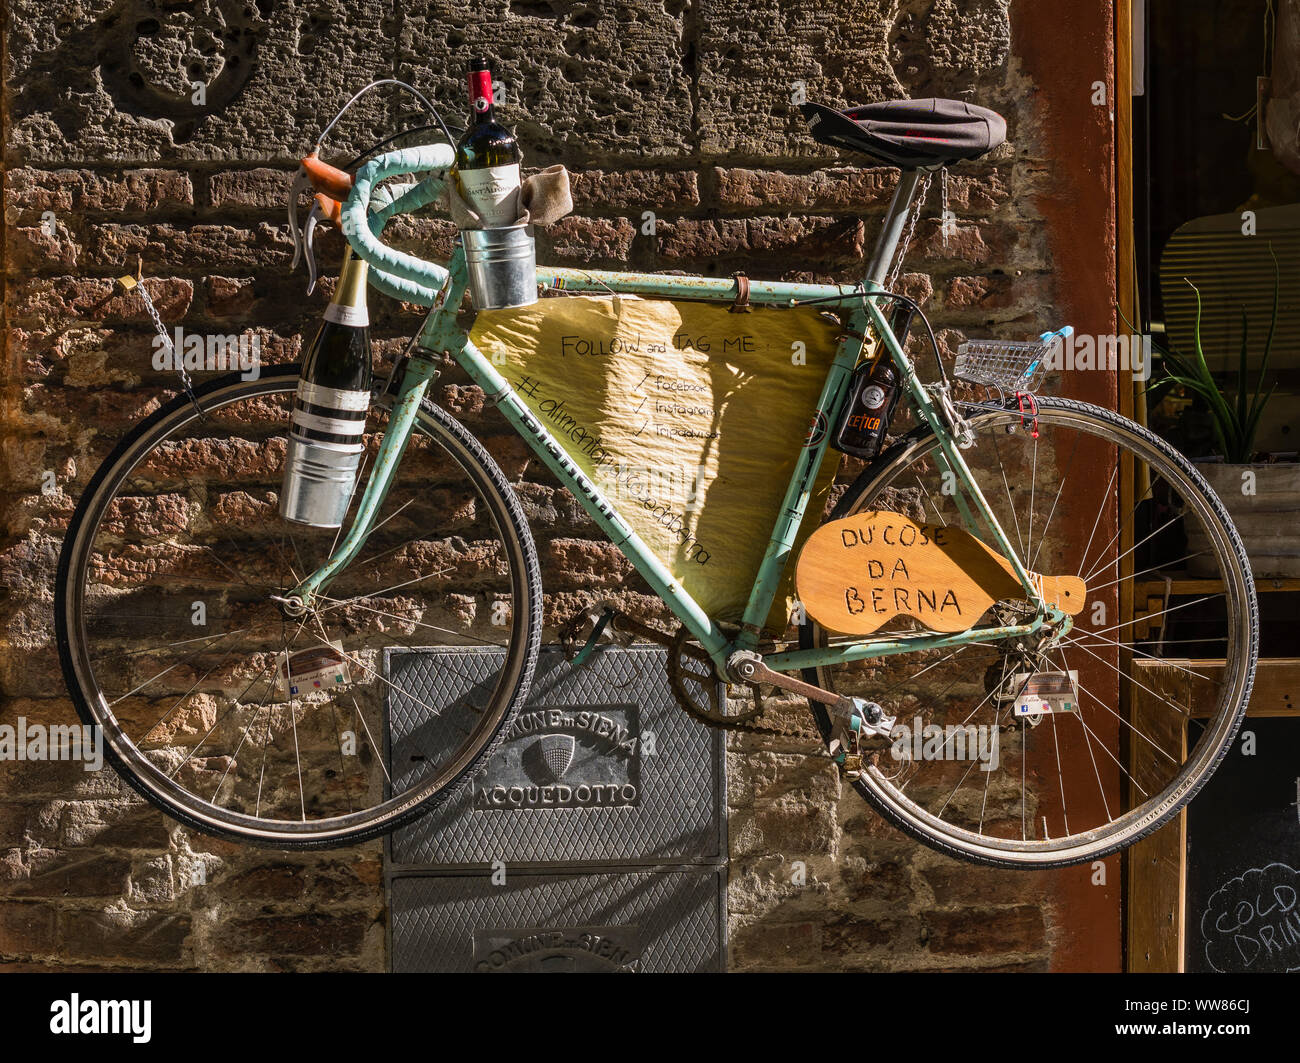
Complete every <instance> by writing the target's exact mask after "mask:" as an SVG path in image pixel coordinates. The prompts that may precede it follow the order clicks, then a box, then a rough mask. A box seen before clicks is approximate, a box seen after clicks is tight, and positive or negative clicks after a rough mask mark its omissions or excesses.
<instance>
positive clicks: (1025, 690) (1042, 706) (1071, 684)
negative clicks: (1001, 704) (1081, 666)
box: [1010, 671, 1079, 716]
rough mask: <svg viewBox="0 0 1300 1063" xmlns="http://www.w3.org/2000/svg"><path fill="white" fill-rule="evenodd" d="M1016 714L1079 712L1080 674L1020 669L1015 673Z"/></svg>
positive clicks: (1011, 684)
mask: <svg viewBox="0 0 1300 1063" xmlns="http://www.w3.org/2000/svg"><path fill="white" fill-rule="evenodd" d="M1010 690H1011V692H1012V693H1013V694H1014V696H1015V715H1016V716H1040V715H1043V714H1049V715H1050V714H1054V713H1058V712H1063V713H1064V712H1068V713H1076V712H1078V711H1079V673H1078V672H1077V671H1070V672H1020V673H1019V674H1017V675H1013V676H1012V677H1011V681H1010Z"/></svg>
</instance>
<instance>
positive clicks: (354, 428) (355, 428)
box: [293, 410, 366, 440]
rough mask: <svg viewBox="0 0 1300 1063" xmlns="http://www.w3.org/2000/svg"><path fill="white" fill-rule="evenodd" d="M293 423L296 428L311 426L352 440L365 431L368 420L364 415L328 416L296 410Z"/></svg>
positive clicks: (316, 429)
mask: <svg viewBox="0 0 1300 1063" xmlns="http://www.w3.org/2000/svg"><path fill="white" fill-rule="evenodd" d="M293 425H294V427H295V428H309V429H311V431H313V432H324V433H326V434H327V435H329V436H334V437H339V436H343V437H346V438H348V439H349V440H350V439H351V438H352V437H354V436H359V435H360V434H361V433H362V432H364V431H365V427H366V420H365V418H364V417H359V418H356V419H353V418H351V417H326V416H322V415H321V414H318V413H308V412H307V411H306V410H294V411H293ZM313 438H315V437H313Z"/></svg>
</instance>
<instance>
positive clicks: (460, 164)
mask: <svg viewBox="0 0 1300 1063" xmlns="http://www.w3.org/2000/svg"><path fill="white" fill-rule="evenodd" d="M469 102H470V124H469V129H467V130H466V131H465V135H464V136H463V137H461V138H460V141H459V142H458V143H457V144H456V170H455V172H456V182H457V185H456V187H457V189H458V191H459V192H460V196H461V198H462V199H463V200H464V201H465V202H466V203H467V204H469V206H470V207H472V208H473V209H474V210H475V211H476V212H477V213H478V215H479V217H480V218H482V219H483V228H485V229H499V228H502V227H503V226H507V225H513V224H514V223H515V221H516V220H517V219H518V218H519V181H520V177H519V162H520V158H521V156H520V154H519V143H518V141H516V140H515V136H514V134H513V133H511V132H510V130H508V129H507V128H506V127H505V126H503V125H501V124H500V123H499V122H498V121H497V120H496V117H495V115H494V113H493V110H492V64H491V63H490V62H488V60H486V59H471V60H470V63H469Z"/></svg>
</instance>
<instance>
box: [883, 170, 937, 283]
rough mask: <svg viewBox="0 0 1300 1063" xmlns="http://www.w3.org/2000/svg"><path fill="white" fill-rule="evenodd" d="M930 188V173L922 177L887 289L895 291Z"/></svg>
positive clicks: (888, 279) (887, 279)
mask: <svg viewBox="0 0 1300 1063" xmlns="http://www.w3.org/2000/svg"><path fill="white" fill-rule="evenodd" d="M929 190H930V175H929V174H926V175H925V177H923V178H922V179H921V190H920V191H919V192H917V194H916V201H915V202H914V203H913V204H912V217H911V219H910V220H909V221H908V223H907V229H906V230H905V231H904V233H903V242H902V244H901V245H899V248H898V256H897V257H896V258H895V259H894V268H893V269H892V270H890V272H889V276H888V277H886V278H885V290H886V291H889V292H892V291H894V290H895V289H894V285H895V284H896V283H897V281H898V275H899V273H901V272H902V269H903V259H905V258H906V257H907V249H908V248H909V247H911V246H912V236H913V234H914V233H915V232H916V223H917V221H919V220H920V217H921V208H922V207H924V206H925V196H926V193H927V192H929Z"/></svg>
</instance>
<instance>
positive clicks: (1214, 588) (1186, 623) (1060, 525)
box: [802, 398, 1258, 867]
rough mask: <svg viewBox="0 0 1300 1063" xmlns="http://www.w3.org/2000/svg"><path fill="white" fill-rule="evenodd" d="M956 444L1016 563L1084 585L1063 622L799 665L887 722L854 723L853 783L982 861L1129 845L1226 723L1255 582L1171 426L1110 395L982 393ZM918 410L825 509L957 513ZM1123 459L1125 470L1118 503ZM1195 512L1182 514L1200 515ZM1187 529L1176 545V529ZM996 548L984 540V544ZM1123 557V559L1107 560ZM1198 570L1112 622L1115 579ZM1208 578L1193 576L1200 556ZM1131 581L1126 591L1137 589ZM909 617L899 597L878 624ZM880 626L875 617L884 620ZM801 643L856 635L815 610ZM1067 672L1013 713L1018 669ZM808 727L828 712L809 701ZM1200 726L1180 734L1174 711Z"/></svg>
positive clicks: (1242, 671)
mask: <svg viewBox="0 0 1300 1063" xmlns="http://www.w3.org/2000/svg"><path fill="white" fill-rule="evenodd" d="M970 423H971V426H972V428H973V429H974V431H975V438H976V444H975V446H974V448H972V449H968V450H966V451H964V456H965V458H966V461H967V463H968V464H969V465H970V466H971V468H972V471H973V473H974V475H975V478H976V480H977V482H978V483H979V485H980V489H981V491H982V492H983V494H984V496H985V498H986V499H987V500H988V501H989V503H990V505H991V507H992V509H993V511H994V513H995V515H996V516H997V518H998V521H999V523H1000V524H1001V526H1002V528H1003V530H1004V531H1005V532H1006V533H1007V535H1008V536H1009V537H1010V541H1011V543H1012V545H1013V546H1014V547H1015V548H1016V549H1017V551H1018V553H1019V554H1020V557H1021V559H1022V561H1023V562H1024V563H1025V565H1026V567H1027V568H1028V569H1030V570H1031V571H1035V572H1038V573H1042V574H1045V575H1052V576H1060V575H1072V576H1078V577H1080V578H1081V579H1083V580H1084V581H1085V583H1086V585H1087V590H1088V597H1087V606H1086V608H1085V609H1084V610H1083V612H1082V613H1080V614H1079V615H1078V616H1076V617H1075V618H1074V620H1075V626H1074V628H1073V630H1071V631H1069V632H1068V633H1065V634H1063V635H1059V636H1057V637H1052V638H1048V639H1045V640H1043V641H1042V642H1036V641H1035V640H1026V639H1017V640H1014V641H1010V642H1001V643H997V642H995V643H982V644H976V645H969V646H964V647H960V648H957V649H952V650H937V651H930V652H926V653H907V654H901V655H898V656H892V657H884V658H877V659H873V660H868V661H861V662H856V663H851V664H840V665H835V666H826V667H822V668H817V669H810V670H808V671H806V673H805V676H806V678H808V679H809V681H811V682H815V683H817V684H818V685H819V686H822V687H826V688H828V689H831V690H834V691H836V692H837V693H840V694H845V695H853V696H857V697H862V698H866V699H868V700H870V701H875V702H877V703H878V704H880V705H881V706H882V708H883V709H884V711H885V713H886V714H888V715H891V716H897V722H896V725H895V729H894V733H893V735H892V736H891V737H890V738H888V739H885V738H881V739H874V740H872V741H870V742H868V743H865V744H864V745H865V748H864V753H865V756H864V759H863V766H862V771H861V773H860V775H859V777H858V778H857V779H856V780H855V782H854V785H855V786H856V788H857V790H858V791H859V793H861V794H862V796H863V797H865V798H866V799H867V800H868V801H869V802H870V803H871V804H872V805H874V806H875V807H876V808H877V809H878V810H879V811H880V812H881V813H882V814H883V815H884V816H886V817H887V818H888V819H889V820H890V821H891V822H893V823H894V824H896V825H897V826H899V827H901V828H902V829H903V830H905V831H907V832H908V833H909V834H912V835H913V836H915V837H917V838H919V839H920V840H922V841H924V842H926V843H927V844H929V845H932V846H934V847H935V848H937V849H940V850H942V851H943V852H946V853H949V854H951V855H954V856H960V857H964V858H966V859H969V860H973V861H975V862H977V863H984V864H993V865H1001V866H1009V867H1052V866H1061V865H1066V864H1072V863H1080V862H1084V861H1089V860H1093V859H1096V858H1097V857H1100V856H1104V855H1106V854H1108V853H1112V852H1114V851H1116V850H1117V849H1121V848H1123V847H1125V846H1128V845H1131V844H1132V843H1133V842H1135V841H1137V840H1138V839H1139V838H1141V837H1143V836H1144V835H1146V834H1149V833H1150V832H1151V831H1154V830H1155V829H1157V828H1158V827H1159V826H1160V825H1161V824H1163V823H1165V822H1166V821H1167V820H1169V819H1170V818H1171V817H1172V816H1173V815H1175V814H1176V813H1177V811H1178V810H1179V809H1180V808H1181V807H1182V806H1183V805H1184V804H1185V803H1186V802H1187V801H1188V800H1190V799H1191V797H1192V796H1193V795H1194V794H1195V793H1196V791H1197V790H1198V789H1199V788H1200V787H1201V786H1202V785H1203V784H1204V783H1205V781H1206V779H1208V778H1209V776H1210V774H1211V773H1212V772H1213V771H1214V769H1215V767H1216V766H1217V764H1218V763H1219V761H1220V760H1221V759H1222V757H1223V756H1224V754H1225V753H1226V751H1227V749H1228V746H1229V743H1230V742H1231V741H1232V739H1233V736H1234V735H1235V734H1236V732H1237V728H1238V726H1239V725H1240V722H1241V718H1242V715H1243V714H1244V712H1245V708H1246V702H1247V699H1248V697H1249V694H1250V687H1251V682H1252V679H1253V676H1254V670H1255V661H1256V656H1257V652H1258V615H1257V606H1256V601H1255V591H1254V583H1253V581H1252V579H1251V575H1250V566H1249V563H1248V561H1247V558H1246V553H1245V550H1244V549H1243V547H1242V545H1241V541H1240V539H1239V537H1238V535H1237V532H1236V530H1235V529H1234V528H1233V526H1232V523H1231V521H1230V520H1229V518H1228V516H1227V514H1226V512H1225V511H1224V508H1223V505H1222V503H1221V502H1220V501H1219V499H1218V498H1217V497H1216V496H1215V495H1214V493H1213V491H1212V490H1211V489H1210V487H1209V486H1208V485H1207V484H1206V482H1205V481H1204V479H1203V478H1202V477H1201V476H1200V475H1199V474H1198V473H1197V472H1196V470H1195V468H1194V467H1193V466H1192V465H1191V464H1190V463H1189V462H1188V461H1187V459H1186V458H1184V457H1183V456H1182V455H1181V454H1179V453H1178V452H1177V451H1176V450H1174V449H1173V448H1172V447H1171V446H1169V444H1167V443H1165V442H1164V441H1163V440H1161V439H1159V438H1158V437H1156V436H1154V435H1153V434H1151V433H1150V432H1148V431H1147V430H1146V429H1144V428H1142V427H1140V426H1139V425H1136V424H1134V423H1132V422H1131V421H1127V420H1125V419H1124V418H1122V417H1119V416H1118V415H1116V414H1114V413H1111V412H1110V411H1107V410H1104V409H1101V408H1099V407H1095V406H1089V405H1087V404H1084V403H1080V402H1072V401H1069V400H1064V399H1054V398H1042V399H1039V400H1038V403H1037V435H1035V434H1034V432H1033V431H1032V430H1031V429H1032V427H1033V425H1032V423H1031V422H1030V421H1029V420H1028V419H1027V418H1025V417H1022V416H1021V414H1020V413H1019V412H1017V411H1015V410H1011V409H1008V410H1006V411H999V412H982V413H978V414H977V415H976V416H974V417H973V419H972V420H971V422H970ZM938 455H939V451H938V442H937V440H936V438H935V436H934V435H933V434H932V433H930V432H929V431H928V430H918V431H916V432H913V433H912V434H910V435H909V436H907V437H905V438H904V439H903V440H902V441H901V442H899V443H898V444H897V445H896V446H894V447H893V448H891V449H890V450H889V451H888V452H887V453H886V454H884V455H882V456H881V458H879V459H878V460H877V461H876V462H875V463H873V464H872V465H871V466H870V467H869V468H868V469H867V470H866V471H865V472H864V473H863V474H862V476H861V477H860V478H859V479H858V481H857V482H856V483H854V484H853V486H852V487H851V488H850V489H849V490H848V491H847V492H846V493H845V495H844V497H843V498H842V499H841V500H840V502H839V504H838V505H837V507H836V509H835V512H834V513H832V514H831V517H830V519H832V520H833V519H838V518H841V517H845V516H849V515H851V514H855V513H860V512H863V511H869V510H875V509H879V510H887V511H894V512H900V513H903V514H906V515H907V516H909V517H911V518H912V519H914V520H916V521H918V522H923V523H928V524H932V525H956V526H962V527H966V528H967V530H968V531H972V532H974V533H975V534H976V535H977V536H978V537H979V538H981V539H982V540H983V541H984V542H985V543H986V544H987V545H990V546H992V537H991V536H990V535H989V533H988V532H987V530H986V529H983V528H982V527H980V528H970V527H969V526H967V525H966V523H965V522H964V521H963V519H962V515H961V512H960V509H959V505H958V499H959V498H960V494H959V493H958V492H954V491H953V489H952V477H951V476H950V475H948V474H947V473H946V471H945V468H944V467H943V465H942V463H941V462H939V461H937V460H936V458H937V456H938ZM1121 468H1123V469H1125V470H1126V475H1127V474H1128V472H1131V473H1132V481H1131V482H1132V483H1134V484H1135V485H1137V487H1136V489H1135V490H1134V492H1133V495H1132V499H1131V500H1130V501H1129V502H1127V503H1126V505H1125V506H1124V509H1123V511H1121V509H1120V505H1119V482H1120V470H1121ZM1198 533H1199V534H1198ZM1189 543H1191V544H1192V545H1189ZM995 549H996V548H995ZM1121 560H1123V561H1124V562H1125V563H1126V564H1127V565H1128V566H1129V571H1131V572H1132V573H1133V575H1132V578H1131V580H1127V579H1126V580H1121V578H1120V570H1119V564H1120V561H1121ZM1192 562H1195V567H1196V568H1197V569H1198V570H1200V571H1202V572H1208V573H1210V577H1209V582H1207V583H1205V584H1203V585H1202V586H1203V588H1204V589H1203V590H1200V591H1197V592H1196V593H1194V594H1192V595H1189V596H1187V597H1186V598H1183V599H1175V598H1172V597H1166V598H1163V599H1162V602H1163V604H1162V605H1161V606H1160V607H1159V608H1158V610H1156V611H1155V612H1154V613H1152V614H1150V615H1147V616H1146V617H1145V618H1144V620H1143V621H1142V622H1140V623H1136V624H1135V623H1121V622H1120V607H1121V602H1120V593H1121V590H1125V589H1126V588H1132V587H1135V586H1136V587H1137V588H1139V590H1140V589H1141V588H1143V587H1147V586H1151V587H1157V588H1159V590H1158V591H1153V592H1152V593H1162V594H1163V588H1165V587H1167V586H1170V584H1169V583H1166V580H1167V579H1168V580H1173V579H1176V578H1178V577H1179V576H1183V577H1185V576H1186V573H1187V571H1188V569H1189V565H1190V564H1191V563H1192ZM1202 578H1205V577H1202ZM1146 595H1147V592H1146V591H1145V590H1140V600H1139V601H1138V602H1137V605H1138V607H1139V610H1145V607H1146ZM1031 611H1032V610H1030V608H1029V606H1028V603H1027V602H1025V601H1003V602H999V603H996V604H995V605H994V606H993V607H992V608H991V609H990V610H989V611H988V612H987V613H986V614H985V615H984V616H983V617H981V618H980V620H979V621H978V623H977V624H976V627H977V628H979V627H994V626H997V625H999V624H1005V623H1015V622H1019V621H1020V620H1022V619H1023V618H1025V617H1026V615H1027V614H1028V613H1030V612H1031ZM919 630H922V629H921V628H920V627H919V625H918V624H917V623H916V621H914V620H911V619H910V618H900V619H898V620H895V621H893V622H892V623H891V625H889V626H888V627H887V628H885V629H884V631H887V632H904V631H919ZM883 633H884V632H882V634H883ZM802 639H803V643H804V645H806V646H826V645H834V644H836V643H843V642H849V641H852V640H850V639H846V638H843V637H840V636H836V635H834V634H832V633H830V632H827V631H826V630H824V629H823V628H821V627H820V626H819V625H817V624H816V622H815V621H811V620H810V621H809V622H808V623H807V624H805V625H804V627H803V629H802ZM1035 672H1041V673H1057V674H1061V673H1077V690H1078V696H1077V698H1075V699H1074V703H1073V710H1072V711H1068V710H1066V711H1056V712H1049V713H1041V712H1040V713H1037V714H1034V715H1019V714H1018V712H1017V709H1016V706H1015V702H1016V698H1015V697H1014V694H1015V692H1016V691H1017V690H1021V689H1023V685H1024V684H1023V680H1020V679H1017V677H1019V676H1024V675H1028V674H1031V673H1035ZM812 710H813V713H814V715H815V716H816V718H817V722H818V725H819V727H820V728H821V730H822V733H823V735H829V734H830V728H831V721H830V719H829V717H828V716H827V713H826V711H825V709H824V707H823V706H821V705H816V704H814V705H812ZM1193 718H1196V719H1199V720H1203V722H1204V724H1205V727H1204V730H1203V731H1202V733H1201V735H1200V737H1199V738H1196V739H1193V738H1191V737H1190V736H1189V732H1188V729H1187V723H1188V721H1189V720H1191V719H1193Z"/></svg>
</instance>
